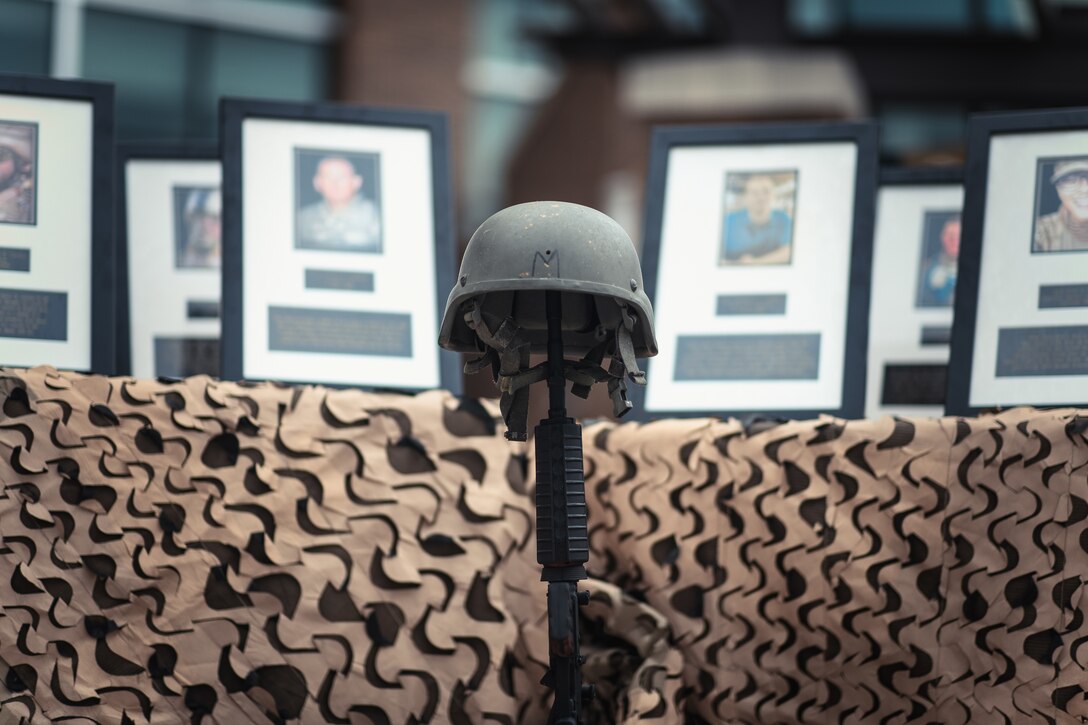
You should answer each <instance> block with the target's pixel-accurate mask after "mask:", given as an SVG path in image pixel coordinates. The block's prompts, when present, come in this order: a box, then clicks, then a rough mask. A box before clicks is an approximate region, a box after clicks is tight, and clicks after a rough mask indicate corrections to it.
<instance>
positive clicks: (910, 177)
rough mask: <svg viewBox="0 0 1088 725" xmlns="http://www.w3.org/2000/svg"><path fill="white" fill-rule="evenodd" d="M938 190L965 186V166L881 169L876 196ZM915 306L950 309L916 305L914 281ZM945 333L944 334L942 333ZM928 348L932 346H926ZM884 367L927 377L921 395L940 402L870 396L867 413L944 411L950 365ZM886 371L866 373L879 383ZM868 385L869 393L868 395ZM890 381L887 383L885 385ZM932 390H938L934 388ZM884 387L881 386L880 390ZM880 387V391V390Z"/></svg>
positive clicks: (901, 362) (900, 363)
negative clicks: (932, 394) (900, 190)
mask: <svg viewBox="0 0 1088 725" xmlns="http://www.w3.org/2000/svg"><path fill="white" fill-rule="evenodd" d="M938 186H961V187H962V186H963V167H962V166H958V165H957V166H882V167H881V169H880V175H879V181H878V189H877V195H878V198H879V192H880V191H881V190H883V189H886V188H906V187H913V188H925V187H938ZM962 214H963V213H962V210H961V211H960V217H961V219H962ZM875 221H876V223H877V224H879V223H880V219H876V220H875ZM878 232H879V228H877V227H874V230H873V243H874V257H873V276H874V277H875V276H876V263H877V258H876V248H875V246H876V241H877V234H878ZM912 306H913V307H915V308H916V309H923V308H924V309H927V310H940V309H948V310H950V308H948V307H944V308H942V307H926V306H919V305H918V303H917V282H916V281H915V283H914V285H913V287H912ZM869 317H870V324H872V323H873V319H872V318H873V310H872V306H871V304H870V309H869ZM872 332H873V331H872V329H871V328H870V330H869V333H870V334H869V339H870V349H869V356H870V362H872V355H873V350H872V346H873V334H872ZM942 332H944V330H943V329H942ZM927 344H929V343H927ZM884 362H885V367H887V366H890V365H897V366H899V367H901V368H902V370H901V373H902V374H903V375H905V376H906V377H907V379H911V378H914V377H915V376H919V375H920V376H924V380H922V381H917V382H920V383H921V386H920V387H921V390H922V394H923V395H925V394H928V393H930V392H933V390H939V397H940V402H934V403H910V404H907V403H888V404H884V403H883V402H882V401H881V400H877V401H870V400H868V392H867V397H866V411H867V412H870V411H872V409H873V408H874V407H878V408H879V407H888V408H896V407H910V406H927V407H935V408H939V409H942V410H943V407H944V396H945V391H946V388H947V378H948V365H947V363H942V364H937V363H928V362H920V361H912V362H906V361H904V360H902V359H900V360H899V361H898V362H897V361H893V360H885V361H884ZM886 372H887V371H886V370H880V369H874V368H873V367H872V366H871V365H870V366H869V368H868V370H867V373H868V376H870V377H871V376H874V375H875V376H877V379H878V380H884V375H885V373H886ZM868 382H872V381H871V380H868V381H867V391H868V388H869V386H868ZM886 382H887V381H885V383H886ZM933 386H937V387H936V388H934V387H933ZM881 387H882V386H881ZM881 387H878V388H877V390H880V389H881Z"/></svg>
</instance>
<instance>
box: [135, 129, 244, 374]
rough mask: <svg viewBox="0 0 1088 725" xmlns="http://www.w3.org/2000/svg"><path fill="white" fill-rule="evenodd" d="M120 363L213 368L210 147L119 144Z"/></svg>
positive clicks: (215, 190)
mask: <svg viewBox="0 0 1088 725" xmlns="http://www.w3.org/2000/svg"><path fill="white" fill-rule="evenodd" d="M117 159H118V168H117V178H118V213H117V218H118V220H119V221H118V226H117V240H118V257H119V268H120V272H119V275H120V277H119V278H120V279H121V280H122V284H121V285H120V288H121V303H120V304H119V305H118V308H119V309H118V315H119V328H120V334H119V335H118V337H119V340H118V342H119V349H118V367H119V369H120V371H121V373H123V374H131V375H135V376H136V377H140V378H151V377H176V378H181V377H188V376H190V375H201V374H204V375H211V376H213V377H214V376H218V375H219V294H220V287H221V280H220V268H221V260H222V232H221V229H222V209H223V197H222V192H221V189H220V185H221V175H222V174H221V167H220V163H219V153H218V150H217V149H215V148H214V147H211V146H207V147H199V146H198V147H191V146H190V147H186V146H129V145H125V146H121V147H119V148H118V151H117Z"/></svg>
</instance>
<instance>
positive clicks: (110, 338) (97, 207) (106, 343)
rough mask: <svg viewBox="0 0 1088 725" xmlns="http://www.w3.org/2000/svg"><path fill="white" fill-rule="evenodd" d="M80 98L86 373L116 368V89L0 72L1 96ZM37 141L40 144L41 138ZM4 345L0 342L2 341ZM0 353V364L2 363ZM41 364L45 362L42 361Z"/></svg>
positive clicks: (105, 371)
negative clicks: (86, 184)
mask: <svg viewBox="0 0 1088 725" xmlns="http://www.w3.org/2000/svg"><path fill="white" fill-rule="evenodd" d="M4 95H8V96H27V97H36V98H48V99H60V100H66V101H83V102H86V103H89V104H90V105H91V139H92V141H91V143H92V146H93V147H92V149H91V270H90V272H91V299H90V300H88V302H89V303H90V307H91V360H90V370H81V371H79V372H90V373H98V374H104V375H112V374H114V373H115V372H116V364H117V353H116V334H117V330H116V327H117V326H116V304H117V299H116V293H115V284H116V267H115V260H116V249H115V244H114V238H113V233H114V203H113V198H112V196H113V194H114V163H113V153H114V138H115V137H114V89H113V85H112V84H109V83H97V82H92V81H83V80H57V79H54V78H45V77H41V76H22V75H0V96H4ZM38 143H39V144H40V143H41V139H40V138H39V140H38ZM0 349H2V346H0ZM4 362H5V361H4V360H3V359H2V358H0V364H4ZM41 362H42V363H48V362H49V361H47V360H43V361H41Z"/></svg>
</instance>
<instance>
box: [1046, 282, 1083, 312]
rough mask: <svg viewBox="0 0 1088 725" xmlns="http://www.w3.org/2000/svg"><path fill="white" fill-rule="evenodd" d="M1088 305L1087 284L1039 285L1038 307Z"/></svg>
mask: <svg viewBox="0 0 1088 725" xmlns="http://www.w3.org/2000/svg"><path fill="white" fill-rule="evenodd" d="M1060 307H1088V284H1044V285H1042V286H1040V287H1039V309H1040V310H1050V309H1055V308H1060Z"/></svg>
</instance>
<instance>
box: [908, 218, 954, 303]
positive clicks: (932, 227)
mask: <svg viewBox="0 0 1088 725" xmlns="http://www.w3.org/2000/svg"><path fill="white" fill-rule="evenodd" d="M959 258H960V212H958V211H926V212H925V215H924V217H923V220H922V260H921V264H919V266H918V294H917V297H916V299H915V306H916V307H951V306H952V302H953V300H954V299H955V293H956V268H957V265H958V263H959Z"/></svg>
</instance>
